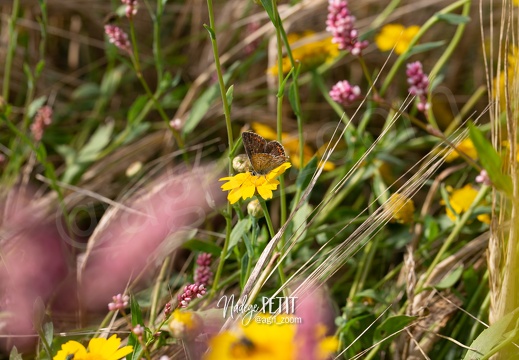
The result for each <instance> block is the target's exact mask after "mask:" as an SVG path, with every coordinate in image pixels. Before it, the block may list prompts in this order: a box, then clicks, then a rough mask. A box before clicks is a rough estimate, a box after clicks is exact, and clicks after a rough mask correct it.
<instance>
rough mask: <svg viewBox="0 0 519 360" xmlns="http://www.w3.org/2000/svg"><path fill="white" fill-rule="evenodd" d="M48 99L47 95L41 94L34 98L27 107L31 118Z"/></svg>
mask: <svg viewBox="0 0 519 360" xmlns="http://www.w3.org/2000/svg"><path fill="white" fill-rule="evenodd" d="M45 101H47V97H46V96H40V97H39V98H36V99H34V100H33V101H32V102H31V103H30V104H29V107H28V108H27V116H28V117H29V118H33V117H34V115H36V112H37V111H38V110H39V109H40V108H41V107H42V106H43V104H45Z"/></svg>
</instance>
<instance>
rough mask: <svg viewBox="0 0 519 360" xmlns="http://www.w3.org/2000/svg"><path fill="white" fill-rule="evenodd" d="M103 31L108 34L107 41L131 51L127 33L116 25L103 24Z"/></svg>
mask: <svg viewBox="0 0 519 360" xmlns="http://www.w3.org/2000/svg"><path fill="white" fill-rule="evenodd" d="M105 33H106V35H107V36H108V41H110V43H112V44H114V45H115V46H117V47H118V48H119V49H121V50H124V51H127V52H128V53H130V52H131V46H130V41H129V40H128V35H127V34H126V33H125V32H124V30H123V29H121V28H120V27H118V26H115V25H105Z"/></svg>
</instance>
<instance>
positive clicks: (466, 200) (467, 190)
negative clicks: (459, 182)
mask: <svg viewBox="0 0 519 360" xmlns="http://www.w3.org/2000/svg"><path fill="white" fill-rule="evenodd" d="M448 190H449V192H450V196H449V204H450V207H451V208H452V210H454V213H453V212H452V211H451V209H449V207H448V206H446V207H445V211H446V213H447V216H448V217H449V219H451V220H452V221H456V216H459V215H461V214H462V213H464V212H465V211H467V210H468V209H469V208H470V206H471V205H472V203H473V202H474V199H476V196H477V194H478V191H477V190H476V189H474V188H473V187H472V186H471V185H470V184H467V185H465V186H464V187H462V188H461V189H456V190H452V189H448ZM440 203H441V204H442V205H445V201H443V200H442V201H441V202H440ZM477 219H478V220H479V221H481V222H482V223H485V224H490V216H489V215H488V214H480V215H478V216H477Z"/></svg>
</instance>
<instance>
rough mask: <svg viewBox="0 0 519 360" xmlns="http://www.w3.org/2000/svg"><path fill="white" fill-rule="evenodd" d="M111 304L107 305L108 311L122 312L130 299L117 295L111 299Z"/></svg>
mask: <svg viewBox="0 0 519 360" xmlns="http://www.w3.org/2000/svg"><path fill="white" fill-rule="evenodd" d="M112 299H113V302H111V303H109V304H108V310H110V311H115V310H122V309H124V308H125V307H127V306H128V301H130V297H129V296H127V295H124V296H123V295H121V294H117V295H115V296H113V297H112Z"/></svg>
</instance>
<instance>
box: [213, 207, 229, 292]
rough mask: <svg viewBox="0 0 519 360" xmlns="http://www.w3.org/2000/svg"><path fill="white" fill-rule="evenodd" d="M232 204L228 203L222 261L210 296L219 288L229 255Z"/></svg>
mask: <svg viewBox="0 0 519 360" xmlns="http://www.w3.org/2000/svg"><path fill="white" fill-rule="evenodd" d="M231 214H232V206H231V204H230V203H227V211H226V212H225V240H224V242H223V248H222V252H221V254H220V261H219V262H218V268H217V269H216V274H215V276H214V281H213V287H212V288H211V293H210V294H209V297H210V298H212V297H213V296H214V295H215V293H216V290H217V289H218V284H219V282H220V277H221V276H222V272H223V265H224V263H225V257H226V256H227V251H228V249H229V242H230V240H231V230H232V219H231Z"/></svg>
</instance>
